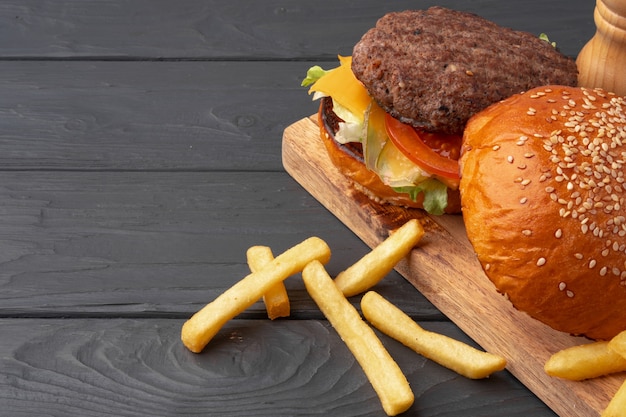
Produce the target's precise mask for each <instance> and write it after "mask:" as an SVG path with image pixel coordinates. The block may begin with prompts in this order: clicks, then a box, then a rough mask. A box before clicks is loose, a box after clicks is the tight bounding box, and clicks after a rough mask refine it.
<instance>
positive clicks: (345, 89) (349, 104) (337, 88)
mask: <svg viewBox="0 0 626 417" xmlns="http://www.w3.org/2000/svg"><path fill="white" fill-rule="evenodd" d="M339 62H340V64H341V65H340V66H339V67H337V68H334V69H332V70H330V71H328V72H327V73H326V74H325V75H324V76H323V77H322V78H320V79H319V80H317V81H316V82H315V84H313V85H312V86H311V88H310V89H309V94H311V93H314V92H318V93H322V94H324V95H325V96H330V97H332V98H333V101H335V102H337V103H339V104H340V105H341V106H342V107H344V108H345V109H347V110H349V111H350V112H351V113H352V114H353V115H354V116H355V117H357V118H358V119H359V120H360V121H361V122H363V117H364V114H365V111H366V110H367V107H368V106H369V105H370V102H371V100H372V99H371V97H370V96H369V94H368V93H367V90H366V89H365V87H363V84H361V82H360V81H359V80H358V79H357V78H356V77H355V76H354V73H353V72H352V69H351V65H352V57H350V56H347V57H343V56H340V57H339Z"/></svg>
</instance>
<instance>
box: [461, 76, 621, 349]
mask: <svg viewBox="0 0 626 417" xmlns="http://www.w3.org/2000/svg"><path fill="white" fill-rule="evenodd" d="M625 111H626V100H625V99H624V98H621V97H617V96H615V95H613V94H610V93H607V92H605V91H603V90H599V89H595V90H590V89H582V88H574V87H565V86H547V87H540V88H536V89H532V90H529V91H528V92H526V93H523V94H518V95H515V96H512V97H510V98H508V99H506V100H504V101H502V102H500V103H498V104H494V105H492V106H491V107H489V108H487V109H486V110H484V111H482V112H480V113H478V114H477V115H475V116H474V117H472V118H471V119H470V121H469V123H468V125H467V128H466V130H465V133H464V138H463V140H464V145H463V150H462V156H461V159H460V166H461V172H462V177H461V184H460V191H461V204H462V210H463V216H464V220H465V224H466V228H467V235H468V237H469V239H470V241H471V243H472V245H473V247H474V250H475V251H476V253H477V255H478V259H479V260H480V262H481V264H482V266H483V269H484V270H485V273H486V275H487V276H488V277H489V279H491V281H493V283H494V284H495V286H496V288H497V290H498V291H499V292H501V293H503V294H504V295H505V296H507V297H508V298H509V300H510V301H511V302H512V304H513V305H514V306H515V307H516V308H517V309H519V310H521V311H525V312H526V313H528V314H529V315H530V316H532V317H534V318H536V319H538V320H540V321H542V322H544V323H546V324H547V325H549V326H551V327H552V328H554V329H556V330H560V331H563V332H567V333H570V334H574V335H581V336H583V335H584V336H587V337H589V338H591V339H610V338H611V337H613V336H615V335H616V334H617V333H619V332H620V331H622V330H626V202H625V201H624V197H625V196H624V187H625V185H624V180H625V176H624V171H625V165H626V113H625ZM622 141H623V142H624V144H622Z"/></svg>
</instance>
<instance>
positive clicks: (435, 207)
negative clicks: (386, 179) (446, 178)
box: [394, 179, 448, 216]
mask: <svg viewBox="0 0 626 417" xmlns="http://www.w3.org/2000/svg"><path fill="white" fill-rule="evenodd" d="M394 190H395V191H396V192H398V193H407V194H408V195H409V197H411V200H413V201H415V200H417V196H418V195H419V194H420V193H424V210H426V211H427V212H428V213H430V214H434V215H437V216H439V215H442V214H443V213H444V210H445V208H446V207H447V206H448V187H446V185H445V184H444V183H442V182H441V181H438V180H436V179H428V180H426V181H423V182H421V183H420V184H419V185H415V186H408V187H397V188H394Z"/></svg>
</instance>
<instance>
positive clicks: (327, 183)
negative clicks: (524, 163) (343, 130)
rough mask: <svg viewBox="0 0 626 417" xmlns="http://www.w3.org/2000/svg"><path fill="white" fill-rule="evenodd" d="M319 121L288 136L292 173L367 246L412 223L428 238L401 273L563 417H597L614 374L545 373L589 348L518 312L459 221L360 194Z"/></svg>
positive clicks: (614, 384)
mask: <svg viewBox="0 0 626 417" xmlns="http://www.w3.org/2000/svg"><path fill="white" fill-rule="evenodd" d="M318 135H319V130H318V127H317V124H316V122H315V117H314V116H311V117H310V118H304V119H302V120H300V121H298V122H296V123H294V124H292V125H291V126H289V127H288V128H287V129H285V131H284V135H283V143H282V158H283V164H284V166H285V169H286V170H287V172H288V173H289V174H290V175H291V176H292V177H293V178H294V179H295V180H296V181H298V182H299V183H300V184H301V185H302V186H303V187H304V188H305V189H306V190H307V191H308V192H309V193H311V195H313V197H315V198H316V199H317V200H318V201H319V202H320V203H322V204H323V205H324V206H325V207H326V208H327V209H328V210H330V211H331V212H332V213H333V214H334V215H335V216H337V217H338V218H339V219H340V220H341V221H342V222H343V223H344V224H345V225H346V226H348V227H349V228H350V229H351V230H352V231H353V232H354V233H355V234H356V235H357V236H359V237H360V238H361V239H362V240H363V241H364V242H365V243H366V244H367V245H369V246H370V247H373V246H375V245H377V244H378V243H379V242H381V241H382V240H383V239H384V238H385V237H387V235H388V234H389V231H390V230H393V229H394V228H397V227H399V226H400V225H402V224H403V223H404V222H405V221H406V220H408V219H409V218H411V217H417V218H419V219H421V221H422V223H423V225H424V228H425V229H426V236H425V237H424V238H423V239H422V241H421V242H420V245H419V246H418V247H416V248H415V249H413V251H412V253H411V255H410V256H409V257H407V259H406V260H405V261H403V262H401V263H400V264H399V265H398V266H397V268H396V269H397V270H398V272H399V273H400V274H402V276H404V277H405V278H406V279H407V280H408V281H409V282H411V283H412V284H413V285H414V286H415V287H416V288H417V289H418V290H419V291H420V292H421V293H422V294H424V296H426V297H427V298H428V299H429V300H430V301H431V302H432V303H433V304H434V305H435V306H437V308H439V310H441V312H443V313H444V314H445V315H446V316H447V317H448V318H450V319H451V320H452V321H453V322H454V323H455V324H456V325H457V326H459V327H460V328H461V329H462V330H463V331H464V332H466V333H467V334H468V335H469V336H470V337H471V338H472V339H474V340H475V341H476V342H477V343H478V344H480V345H481V346H482V347H483V349H485V350H487V351H489V352H492V353H496V354H499V355H502V356H504V357H505V358H506V359H507V361H508V366H507V369H508V370H509V371H510V372H511V373H513V374H514V375H515V376H516V377H517V378H518V379H519V380H520V381H521V382H522V383H523V384H525V385H526V386H527V387H528V388H529V389H530V390H532V391H533V392H534V393H535V394H536V395H537V396H538V397H539V398H541V400H543V401H544V402H545V403H546V404H547V405H548V406H549V407H550V408H552V409H553V410H554V411H555V412H556V413H557V414H559V415H560V416H562V417H575V416H580V417H590V416H598V415H600V413H601V412H602V410H604V408H605V407H606V406H607V404H608V402H609V401H610V399H611V397H612V396H613V394H614V393H615V392H616V391H617V389H618V388H619V386H620V385H621V383H622V382H623V381H624V378H625V376H624V374H623V373H622V374H616V375H611V376H607V377H602V378H597V379H594V380H589V381H582V382H574V381H565V380H562V379H559V378H553V377H550V376H548V375H546V373H545V372H544V370H543V365H544V363H545V362H546V360H547V359H548V358H549V357H550V355H551V354H552V353H554V352H556V351H558V350H560V349H563V348H566V347H569V346H573V345H577V344H582V343H586V342H587V341H586V340H585V339H583V338H578V337H571V336H569V335H567V334H564V333H561V332H557V331H554V330H552V329H551V328H549V327H547V326H545V325H543V324H542V323H540V322H538V321H536V320H534V319H532V318H530V317H529V316H527V315H526V314H524V313H522V312H520V311H518V310H516V309H515V308H513V307H512V305H511V304H510V303H509V302H508V301H507V300H506V299H505V298H504V297H503V296H502V295H500V294H499V293H497V292H496V290H495V287H494V286H493V284H492V283H491V281H489V279H488V278H487V277H486V275H485V274H484V273H483V271H482V268H481V266H480V264H479V263H478V260H477V259H476V257H475V255H474V252H473V250H472V247H471V245H470V243H469V241H468V240H467V236H466V234H465V227H464V225H463V220H462V217H461V216H460V215H444V216H429V215H426V214H425V213H423V212H422V211H420V210H413V211H407V210H405V209H398V208H396V207H389V206H381V205H378V204H375V203H373V202H371V201H370V200H369V199H368V198H367V197H366V196H364V195H363V194H362V193H360V192H358V191H356V190H355V189H354V188H352V186H351V185H350V183H349V182H348V181H347V180H346V178H345V177H344V176H343V175H342V174H341V173H339V171H338V170H337V169H336V168H335V166H334V165H332V163H331V162H330V160H329V158H328V155H327V154H326V149H325V147H324V144H323V143H322V141H321V139H320V138H319V136H318Z"/></svg>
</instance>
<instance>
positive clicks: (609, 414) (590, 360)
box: [544, 331, 626, 417]
mask: <svg viewBox="0 0 626 417" xmlns="http://www.w3.org/2000/svg"><path fill="white" fill-rule="evenodd" d="M544 369H545V371H546V373H547V374H548V375H550V376H554V377H559V378H563V379H568V380H571V381H582V380H585V379H591V378H598V377H601V376H604V375H609V374H613V373H617V372H624V371H626V331H623V332H621V333H619V334H618V335H617V336H615V337H614V338H613V339H611V340H609V341H596V342H590V343H587V344H584V345H578V346H573V347H571V348H567V349H564V350H561V351H559V352H556V353H555V354H554V355H552V356H551V357H550V359H548V361H547V362H546V364H545V367H544ZM602 417H626V381H624V382H623V383H622V385H621V387H620V388H619V389H618V390H617V392H616V393H615V395H614V396H613V398H612V399H611V401H610V402H609V404H608V406H607V407H606V408H605V409H604V411H603V413H602Z"/></svg>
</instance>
